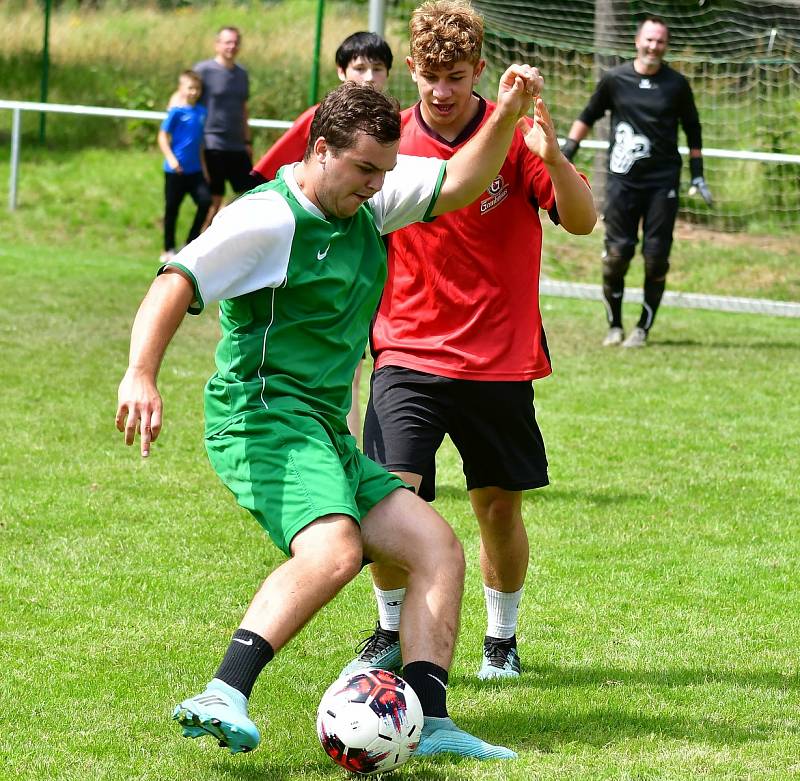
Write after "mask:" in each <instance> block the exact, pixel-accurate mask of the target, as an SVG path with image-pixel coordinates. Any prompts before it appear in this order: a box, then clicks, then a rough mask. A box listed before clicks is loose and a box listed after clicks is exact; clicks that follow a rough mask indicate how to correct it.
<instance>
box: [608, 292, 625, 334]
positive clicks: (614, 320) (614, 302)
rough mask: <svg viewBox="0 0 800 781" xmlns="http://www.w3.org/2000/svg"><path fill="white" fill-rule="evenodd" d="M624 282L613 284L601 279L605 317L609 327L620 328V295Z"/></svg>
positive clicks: (621, 294)
mask: <svg viewBox="0 0 800 781" xmlns="http://www.w3.org/2000/svg"><path fill="white" fill-rule="evenodd" d="M624 292H625V282H620V283H617V284H614V285H611V284H609V283H608V282H607V281H606V280H603V298H604V299H605V304H606V318H607V319H608V327H609V328H622V296H623V294H624Z"/></svg>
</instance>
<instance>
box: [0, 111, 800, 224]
mask: <svg viewBox="0 0 800 781" xmlns="http://www.w3.org/2000/svg"><path fill="white" fill-rule="evenodd" d="M0 109H10V110H11V112H12V119H11V172H10V174H9V187H8V208H9V210H10V211H14V209H16V207H17V183H18V181H19V153H20V126H21V121H20V118H21V112H23V111H38V112H49V113H53V114H82V115H85V116H98V117H116V118H122V119H152V120H158V121H160V120H162V119H164V117H165V116H166V115H167V113H166V111H139V110H136V109H125V108H104V107H102V106H74V105H66V104H63V103H34V102H29V101H23V100H0ZM249 124H250V126H251V127H267V128H278V129H285V128H288V127H290V126H291V124H292V123H291V122H286V121H283V120H280V119H251V120H250V121H249ZM559 143H563V139H559ZM581 146H582V147H583V148H585V149H605V148H606V147H607V146H608V141H602V140H594V139H587V140H585V141H583V142H581ZM678 151H679V152H680V153H681V154H682V155H685V154H687V153H688V151H689V150H688V148H687V147H685V146H681V147H678ZM703 155H704V156H705V157H721V158H726V159H730V160H754V161H759V162H764V163H798V164H800V154H778V153H773V152H753V151H747V150H736V149H713V148H709V147H704V148H703Z"/></svg>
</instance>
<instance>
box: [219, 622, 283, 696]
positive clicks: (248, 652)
mask: <svg viewBox="0 0 800 781" xmlns="http://www.w3.org/2000/svg"><path fill="white" fill-rule="evenodd" d="M273 656H275V651H273V650H272V646H271V645H270V644H269V643H268V642H267V641H266V640H265V639H264V638H263V637H261V635H257V634H256V633H255V632H251V631H250V630H249V629H237V630H236V631H235V632H234V633H233V639H232V640H231V644H230V645H229V646H228V651H227V653H226V654H225V657H224V658H223V660H222V664H220V666H219V669H218V670H217V674H216V675H215V676H214V677H215V678H219V680H221V681H224V682H225V683H227V684H228V686H232V687H233V688H234V689H238V690H239V691H240V692H241V693H242V694H244V696H245V697H247V698H249V697H250V692H251V691H253V684H254V683H255V682H256V678H258V676H259V675H260V674H261V671H262V670H263V669H264V665H266V663H267V662H269V661H270V659H272V657H273Z"/></svg>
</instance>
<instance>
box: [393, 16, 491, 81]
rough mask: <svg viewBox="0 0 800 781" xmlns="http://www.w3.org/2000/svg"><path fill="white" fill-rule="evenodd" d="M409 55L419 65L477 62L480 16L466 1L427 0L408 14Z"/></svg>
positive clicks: (448, 65) (446, 65)
mask: <svg viewBox="0 0 800 781" xmlns="http://www.w3.org/2000/svg"><path fill="white" fill-rule="evenodd" d="M408 32H409V41H410V50H411V57H412V59H413V60H414V64H415V65H416V66H418V67H421V68H428V69H431V70H438V69H439V68H442V67H445V68H450V67H452V66H453V65H455V64H456V63H457V62H462V61H467V62H469V63H471V64H472V65H477V63H478V61H479V60H480V58H481V47H482V46H483V19H482V18H481V17H480V15H479V14H478V13H477V12H476V11H475V10H474V9H473V8H472V6H471V5H470V4H469V3H468V2H459V0H428V2H425V3H423V4H422V5H421V6H420V7H419V8H417V9H416V10H415V11H414V12H413V13H412V14H411V21H410V22H409V25H408Z"/></svg>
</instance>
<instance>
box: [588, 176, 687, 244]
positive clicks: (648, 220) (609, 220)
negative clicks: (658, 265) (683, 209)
mask: <svg viewBox="0 0 800 781" xmlns="http://www.w3.org/2000/svg"><path fill="white" fill-rule="evenodd" d="M678 185H679V183H678V182H677V181H676V182H674V183H666V184H662V185H656V186H653V187H633V186H631V185H630V184H628V183H626V182H625V180H624V179H623V178H622V177H619V176H609V177H608V180H607V182H606V207H605V213H604V215H603V219H604V221H605V230H606V239H605V242H606V250H615V251H616V253H617V254H619V255H621V256H622V257H623V258H625V259H626V260H630V259H631V258H632V257H633V255H634V252H635V251H636V242H637V239H638V233H639V223H641V224H642V255H644V256H645V257H646V258H656V259H658V260H668V259H669V253H670V250H671V249H672V231H673V230H674V228H675V218H676V217H677V216H678V206H679V199H678Z"/></svg>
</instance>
